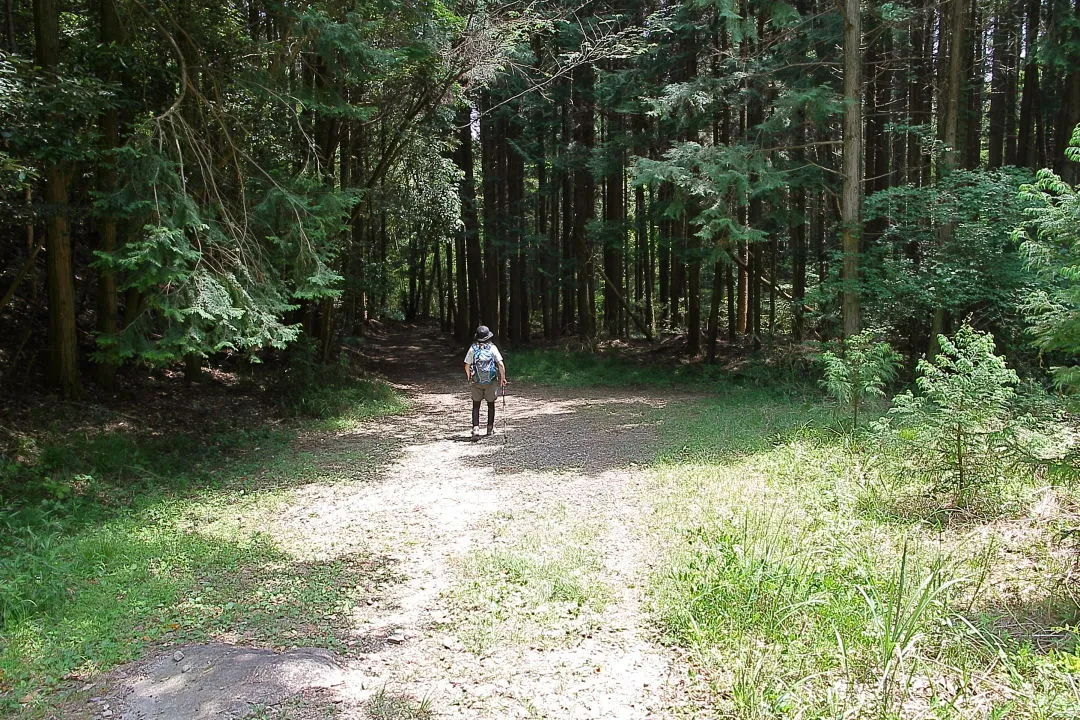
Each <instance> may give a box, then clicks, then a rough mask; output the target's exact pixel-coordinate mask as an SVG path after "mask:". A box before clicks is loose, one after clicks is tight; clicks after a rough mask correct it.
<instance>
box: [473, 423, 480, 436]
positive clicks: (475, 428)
mask: <svg viewBox="0 0 1080 720" xmlns="http://www.w3.org/2000/svg"><path fill="white" fill-rule="evenodd" d="M472 436H473V437H474V438H478V437H480V426H479V425H473V429H472Z"/></svg>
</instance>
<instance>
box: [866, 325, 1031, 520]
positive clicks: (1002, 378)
mask: <svg viewBox="0 0 1080 720" xmlns="http://www.w3.org/2000/svg"><path fill="white" fill-rule="evenodd" d="M938 341H939V342H940V343H941V353H940V354H939V355H938V356H937V357H935V358H934V359H933V360H921V361H919V366H918V372H919V377H918V379H917V380H916V385H917V386H918V391H919V392H918V394H915V393H912V392H911V391H907V392H903V393H901V394H899V395H897V396H896V397H895V398H893V405H894V406H893V408H892V409H891V410H890V411H889V414H888V415H887V417H886V418H885V419H884V421H883V422H882V424H881V426H880V427H879V430H880V431H881V432H883V433H891V432H896V433H897V436H896V437H898V439H899V440H900V445H901V447H903V448H905V452H904V456H905V457H906V458H907V462H908V463H909V465H910V466H912V467H913V468H914V469H915V470H917V471H918V472H919V473H920V474H922V475H923V476H924V477H927V478H929V479H930V480H931V483H932V485H933V486H934V489H935V490H939V491H940V490H944V489H947V488H948V489H951V490H953V491H954V493H955V496H956V498H957V499H958V500H960V501H961V502H963V501H966V500H970V499H973V497H974V496H975V495H977V493H978V491H979V490H980V489H981V488H983V487H985V486H987V485H989V484H990V483H992V482H993V481H994V480H995V478H997V477H999V476H1000V474H1001V470H1002V467H1003V463H1004V461H1005V458H1004V455H1005V448H1006V447H1007V446H1008V443H1007V437H1008V434H1009V432H1010V431H1011V430H1012V428H1013V422H1012V421H1013V418H1012V412H1011V408H1012V403H1013V400H1014V398H1015V396H1016V391H1015V388H1016V385H1017V384H1018V383H1019V378H1018V377H1017V375H1016V372H1015V371H1014V370H1012V369H1011V368H1009V367H1007V366H1006V364H1005V358H1003V357H1001V356H1000V355H997V354H996V353H995V346H994V339H993V337H992V336H991V335H990V334H989V333H983V332H979V331H978V330H975V329H974V328H972V327H971V326H970V325H967V324H965V325H963V326H962V327H961V328H960V329H959V330H958V331H957V332H956V334H955V335H954V336H953V337H952V338H949V337H946V336H944V335H941V336H939V337H938Z"/></svg>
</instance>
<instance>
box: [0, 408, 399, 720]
mask: <svg viewBox="0 0 1080 720" xmlns="http://www.w3.org/2000/svg"><path fill="white" fill-rule="evenodd" d="M362 392H364V393H366V391H362ZM362 397H367V395H366V394H364V395H362ZM384 397H389V396H388V395H385V394H384ZM398 407H399V405H397V404H396V403H389V404H378V403H375V404H374V407H371V406H364V407H349V408H346V410H345V412H342V413H337V414H329V415H328V416H324V418H323V419H321V420H312V419H308V420H299V419H298V420H293V421H289V422H284V423H282V422H275V421H258V420H252V421H250V422H249V424H248V425H247V426H245V427H239V428H237V427H233V426H232V424H231V422H232V420H231V419H230V420H229V423H230V424H226V423H225V422H224V418H223V422H222V423H220V425H208V426H206V427H202V428H191V427H181V428H178V429H177V430H175V431H172V432H169V431H168V430H167V429H166V430H157V431H154V430H153V429H149V428H142V427H138V426H137V425H136V424H135V423H134V422H131V421H129V420H121V421H116V422H107V423H101V424H100V425H99V426H98V427H96V428H91V429H85V430H80V431H79V432H74V433H72V432H68V431H66V428H65V427H63V426H59V425H57V426H54V427H51V428H48V429H46V430H43V431H39V432H36V433H34V434H32V435H31V434H29V433H28V434H27V435H26V436H25V438H26V439H25V441H24V442H23V443H22V445H21V447H20V448H19V449H18V452H17V453H12V456H11V457H9V458H7V459H4V460H3V462H2V463H0V491H2V493H3V494H2V496H0V535H2V536H3V538H4V542H3V543H0V716H9V715H10V716H12V717H25V718H37V717H44V716H46V715H47V710H48V707H50V706H55V705H57V704H59V702H61V701H62V700H63V698H64V697H65V696H66V695H67V694H68V693H70V692H71V691H72V690H73V689H74V688H77V687H78V686H79V685H81V684H82V683H84V682H85V680H86V679H87V678H90V677H92V676H94V675H95V674H97V673H99V672H102V671H105V670H108V669H110V668H112V667H114V666H115V665H117V664H119V663H122V662H125V661H128V660H131V659H134V658H136V657H138V656H140V655H141V654H143V653H144V652H145V651H146V650H147V649H148V648H150V647H152V646H154V645H160V644H165V643H168V644H172V643H184V642H201V641H205V640H210V639H216V640H224V641H233V642H239V643H251V644H255V645H262V646H278V645H280V646H285V645H288V646H298V645H318V646H320V647H331V648H334V647H338V646H339V645H340V643H341V641H340V638H343V637H344V633H343V631H344V630H345V629H346V626H347V623H348V618H349V612H350V609H351V607H352V606H353V605H354V604H355V603H357V602H360V601H363V600H366V598H367V597H369V596H370V595H371V594H373V593H377V592H379V590H380V588H382V587H383V586H385V585H386V584H388V583H390V582H393V581H395V575H394V571H393V566H392V563H391V562H390V561H388V560H387V559H386V558H384V557H381V556H379V555H377V554H371V553H369V552H367V551H366V550H365V549H364V548H359V547H351V546H350V547H343V548H342V549H341V552H340V553H338V554H336V555H334V556H332V557H319V558H313V557H311V556H310V554H305V553H304V552H302V549H298V548H296V547H293V546H290V545H287V544H285V543H284V542H283V541H282V539H281V538H279V537H277V536H276V535H273V534H271V532H272V527H273V523H274V521H275V519H276V517H277V516H278V515H279V513H280V510H281V508H282V507H283V506H285V504H286V503H288V501H289V498H290V494H291V492H292V489H293V488H295V487H297V486H300V485H304V484H307V483H311V482H340V481H342V479H343V475H342V474H339V473H338V468H337V467H335V465H342V466H349V467H350V471H351V472H352V473H355V472H356V469H357V467H359V468H360V469H361V470H363V471H364V472H374V471H375V470H376V469H377V468H376V460H375V458H351V457H350V458H348V459H346V458H344V457H343V458H337V457H335V456H334V455H332V454H331V455H330V456H329V457H321V456H320V457H315V456H313V455H312V454H311V453H309V452H304V451H302V450H301V449H299V443H298V442H297V441H298V438H299V436H300V434H301V433H303V432H307V431H308V430H309V429H310V428H311V425H312V424H317V423H320V422H323V423H324V422H327V421H334V420H335V419H337V418H346V417H347V418H349V419H348V420H347V422H353V418H356V417H368V416H374V415H378V414H380V413H384V412H387V411H397V408H398ZM339 461H340V462H339ZM350 476H351V475H350Z"/></svg>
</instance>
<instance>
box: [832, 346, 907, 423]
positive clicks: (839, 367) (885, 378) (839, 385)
mask: <svg viewBox="0 0 1080 720" xmlns="http://www.w3.org/2000/svg"><path fill="white" fill-rule="evenodd" d="M874 334H875V333H874V331H873V330H864V331H863V332H861V333H859V334H858V335H853V336H852V337H849V338H847V339H846V340H844V342H843V346H842V350H841V354H839V355H837V354H835V353H833V352H832V351H826V352H824V353H822V355H821V362H822V364H823V365H824V367H825V378H824V379H823V380H822V381H821V386H822V387H823V388H825V390H826V392H828V393H829V395H831V396H832V397H833V399H835V400H836V401H837V402H838V403H839V404H840V405H842V406H844V407H845V408H846V409H847V411H848V412H850V413H851V418H852V428H853V429H855V430H857V429H858V428H859V411H860V410H861V409H862V406H863V404H864V403H865V402H866V401H867V400H868V399H869V398H872V397H878V398H880V397H885V386H886V385H888V384H889V383H890V382H892V381H893V380H895V379H896V372H897V370H898V369H899V367H900V356H899V355H897V354H896V352H895V351H894V350H893V349H892V347H891V346H890V345H889V343H886V342H877V341H875V340H874Z"/></svg>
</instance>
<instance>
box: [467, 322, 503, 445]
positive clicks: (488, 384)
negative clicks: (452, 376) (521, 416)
mask: <svg viewBox="0 0 1080 720" xmlns="http://www.w3.org/2000/svg"><path fill="white" fill-rule="evenodd" d="M492 337H493V335H492V332H491V330H489V329H488V327H487V325H481V326H480V327H478V328H476V336H475V337H474V338H473V339H474V340H475V342H473V344H472V345H471V346H469V352H467V353H465V377H466V378H468V379H469V382H470V383H471V384H472V426H473V427H472V436H473V438H474V439H475V438H478V437H480V402H481V401H482V400H486V401H487V434H488V435H492V434H494V433H495V396H496V395H497V387H496V385H495V380H496V377H497V378H498V382H499V384H498V387H506V366H505V365H503V358H502V353H500V352H499V348H497V347H495V343H493V342H491V338H492Z"/></svg>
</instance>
